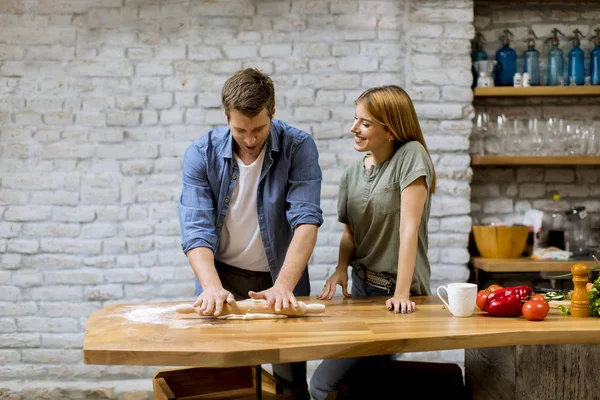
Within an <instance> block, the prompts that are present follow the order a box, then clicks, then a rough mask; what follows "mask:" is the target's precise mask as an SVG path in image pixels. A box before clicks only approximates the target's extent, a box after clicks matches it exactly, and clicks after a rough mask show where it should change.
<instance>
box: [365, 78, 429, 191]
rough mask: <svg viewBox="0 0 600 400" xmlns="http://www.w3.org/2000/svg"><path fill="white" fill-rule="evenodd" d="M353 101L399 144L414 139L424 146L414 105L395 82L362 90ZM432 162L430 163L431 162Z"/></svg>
mask: <svg viewBox="0 0 600 400" xmlns="http://www.w3.org/2000/svg"><path fill="white" fill-rule="evenodd" d="M354 104H356V105H358V104H361V105H362V106H363V107H364V108H365V110H366V111H367V112H368V113H369V115H370V116H371V117H372V118H373V120H374V121H375V122H377V123H379V124H381V125H383V126H384V127H385V128H386V129H387V130H388V131H390V132H391V133H392V135H393V136H394V138H395V140H394V141H395V142H396V144H397V145H398V146H401V145H403V144H404V143H406V142H411V141H413V140H416V141H417V142H419V143H421V144H422V145H423V147H424V148H425V151H426V152H427V154H428V155H429V158H430V159H431V154H429V150H428V149H427V144H426V143H425V138H424V137H423V132H422V131H421V125H420V124H419V119H418V118H417V113H416V112H415V107H414V105H413V103H412V100H411V99H410V97H409V96H408V94H407V93H406V92H405V91H404V90H403V89H402V88H400V87H398V86H395V85H388V86H380V87H374V88H371V89H367V90H365V91H364V92H363V93H362V94H361V95H360V96H359V97H358V99H356V101H355V102H354ZM432 164H433V162H432ZM435 182H436V179H435V170H434V171H433V179H432V181H431V193H435Z"/></svg>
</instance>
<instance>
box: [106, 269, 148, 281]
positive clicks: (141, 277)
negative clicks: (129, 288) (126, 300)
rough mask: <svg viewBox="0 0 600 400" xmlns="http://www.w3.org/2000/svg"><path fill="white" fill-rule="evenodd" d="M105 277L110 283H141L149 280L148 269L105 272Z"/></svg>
mask: <svg viewBox="0 0 600 400" xmlns="http://www.w3.org/2000/svg"><path fill="white" fill-rule="evenodd" d="M104 276H105V277H106V280H107V281H108V282H110V283H141V282H146V281H147V280H148V270H146V269H130V268H126V269H110V270H107V271H105V273H104Z"/></svg>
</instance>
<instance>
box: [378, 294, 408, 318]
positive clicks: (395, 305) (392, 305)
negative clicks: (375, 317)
mask: <svg viewBox="0 0 600 400" xmlns="http://www.w3.org/2000/svg"><path fill="white" fill-rule="evenodd" d="M385 306H386V307H387V309H388V310H390V311H393V312H395V313H396V314H398V313H402V314H406V313H412V312H414V311H415V302H414V301H410V298H409V296H406V295H398V294H394V297H392V298H390V299H387V301H386V302H385Z"/></svg>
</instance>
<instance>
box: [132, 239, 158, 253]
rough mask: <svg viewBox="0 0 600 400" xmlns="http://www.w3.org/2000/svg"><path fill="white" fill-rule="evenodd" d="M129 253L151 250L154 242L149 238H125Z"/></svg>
mask: <svg viewBox="0 0 600 400" xmlns="http://www.w3.org/2000/svg"><path fill="white" fill-rule="evenodd" d="M126 242H127V251H128V252H129V253H143V252H146V251H150V250H152V247H153V245H154V242H153V240H152V239H151V238H139V239H126Z"/></svg>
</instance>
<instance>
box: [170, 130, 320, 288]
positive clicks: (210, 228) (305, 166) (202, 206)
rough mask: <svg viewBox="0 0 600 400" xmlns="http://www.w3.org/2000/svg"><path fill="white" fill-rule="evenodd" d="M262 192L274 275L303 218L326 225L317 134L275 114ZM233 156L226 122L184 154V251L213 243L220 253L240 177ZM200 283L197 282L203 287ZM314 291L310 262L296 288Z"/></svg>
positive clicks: (260, 209) (264, 233) (261, 212)
mask: <svg viewBox="0 0 600 400" xmlns="http://www.w3.org/2000/svg"><path fill="white" fill-rule="evenodd" d="M266 146H267V150H266V154H265V159H264V163H263V166H262V171H261V174H260V180H259V184H258V192H257V194H256V195H257V214H258V225H259V229H260V234H261V238H262V241H263V245H264V248H265V254H266V256H267V261H268V263H269V269H270V270H271V276H272V277H273V281H275V279H277V276H278V275H279V271H280V270H281V267H282V265H283V261H284V259H285V256H286V253H287V249H288V247H289V245H290V242H291V241H292V237H293V235H294V231H293V230H294V228H296V226H298V225H300V224H313V225H317V226H321V224H322V223H323V212H322V210H321V208H320V198H321V179H322V174H321V168H320V167H319V160H318V159H319V153H318V151H317V146H316V145H315V142H314V140H313V139H312V137H311V136H310V135H309V134H308V133H306V132H303V131H301V130H299V129H296V128H294V127H291V126H289V125H287V124H285V123H284V122H283V121H279V120H273V122H272V123H271V133H270V137H269V139H268V140H267V144H266ZM232 156H233V137H232V136H231V132H230V130H229V126H221V127H218V128H215V129H213V130H211V131H210V132H208V133H207V134H206V135H204V136H202V137H200V138H199V139H197V140H196V141H194V142H193V143H192V144H191V145H190V146H189V147H188V149H187V150H186V152H185V156H184V159H183V174H182V181H183V188H182V192H181V196H180V199H179V223H180V229H181V241H182V243H181V245H182V248H183V252H184V253H187V252H188V251H189V250H191V249H193V248H196V247H208V248H210V249H211V250H212V251H213V253H214V255H215V259H217V260H218V259H219V239H220V236H221V230H222V228H223V223H224V220H225V215H226V214H227V209H228V207H229V203H230V202H229V200H230V199H231V196H232V194H233V189H234V188H235V185H236V183H237V178H238V175H239V167H238V166H237V162H236V161H235V159H234V158H233V157H232ZM198 286H199V285H198V283H197V287H198ZM309 292H310V286H309V279H308V268H307V269H305V271H304V273H303V275H302V277H301V279H300V281H299V282H298V285H297V286H296V289H295V290H294V293H295V294H296V295H297V296H307V295H309Z"/></svg>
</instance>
